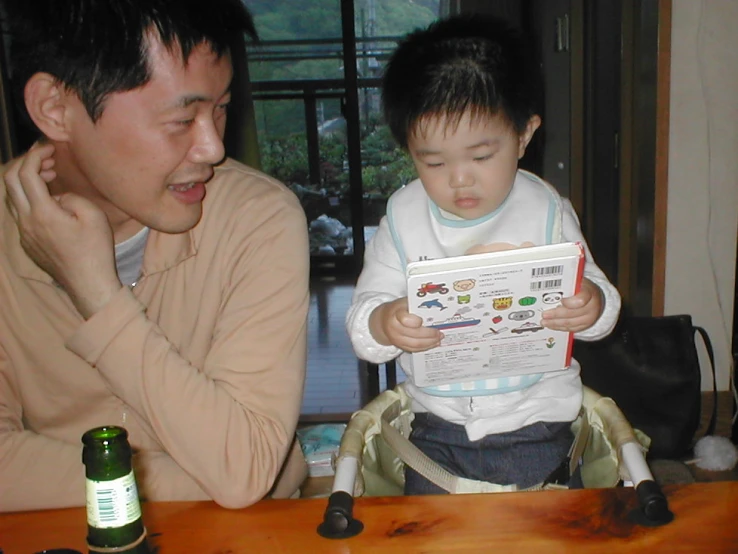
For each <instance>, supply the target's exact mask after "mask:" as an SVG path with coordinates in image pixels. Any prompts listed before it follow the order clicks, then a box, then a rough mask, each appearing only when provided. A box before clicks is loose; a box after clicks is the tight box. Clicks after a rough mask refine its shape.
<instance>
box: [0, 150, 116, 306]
mask: <svg viewBox="0 0 738 554" xmlns="http://www.w3.org/2000/svg"><path fill="white" fill-rule="evenodd" d="M53 154H54V146H53V145H51V144H35V145H34V146H33V147H32V148H31V149H30V150H29V151H28V152H27V153H26V154H25V155H23V156H21V157H19V158H17V159H15V160H13V161H12V162H11V163H10V165H9V166H8V169H7V171H6V172H5V175H4V180H5V187H6V188H7V192H8V204H9V206H10V210H11V212H12V214H13V217H14V218H15V221H16V223H17V225H18V229H19V232H20V241H21V246H22V247H23V249H24V250H25V251H26V254H28V256H29V257H30V258H31V259H32V260H33V261H34V262H35V263H36V264H37V265H38V266H39V267H40V268H41V269H43V270H44V271H45V272H46V273H48V274H49V275H50V276H51V277H52V278H53V279H54V280H55V281H56V282H57V283H59V284H60V285H61V286H62V287H63V288H64V289H65V290H66V291H67V294H69V297H70V298H71V300H72V302H73V303H74V305H75V307H76V308H77V310H78V311H79V313H80V314H81V315H82V317H84V318H85V319H89V318H90V317H91V316H92V315H93V314H94V313H95V312H97V311H98V310H100V309H101V308H102V307H103V306H104V305H105V304H106V303H107V302H108V301H109V300H110V299H111V298H112V296H113V295H114V294H115V293H116V292H118V290H120V288H121V286H122V285H121V283H120V280H119V279H118V274H117V270H116V268H115V247H114V244H113V231H112V229H111V228H110V224H109V223H108V219H107V217H106V216H105V214H104V213H103V212H102V211H101V210H100V209H99V208H98V207H97V206H95V205H94V204H93V203H92V202H90V201H89V200H87V199H85V198H82V197H81V196H78V195H76V194H71V193H66V194H62V195H59V196H58V197H57V196H55V197H52V196H51V195H50V194H49V189H48V186H47V183H49V182H51V181H52V180H53V179H54V178H55V177H56V172H55V171H54V158H53Z"/></svg>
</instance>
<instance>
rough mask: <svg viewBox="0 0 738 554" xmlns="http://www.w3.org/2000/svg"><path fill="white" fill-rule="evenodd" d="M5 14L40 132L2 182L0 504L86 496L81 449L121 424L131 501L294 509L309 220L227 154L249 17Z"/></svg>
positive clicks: (98, 9) (300, 465)
mask: <svg viewBox="0 0 738 554" xmlns="http://www.w3.org/2000/svg"><path fill="white" fill-rule="evenodd" d="M10 4H11V3H8V5H7V6H6V10H7V11H8V12H9V22H10V25H11V65H12V70H13V73H12V78H13V80H14V84H15V85H18V86H19V87H20V90H21V96H20V97H21V98H22V99H23V102H22V103H23V110H24V112H25V114H26V116H27V118H28V119H29V121H30V122H32V124H33V125H34V127H35V128H36V130H37V131H38V134H39V136H40V137H42V139H41V140H40V141H39V142H38V143H36V144H35V145H34V146H33V147H32V148H31V149H30V150H29V151H28V152H27V153H26V154H25V155H23V156H21V157H20V158H18V159H16V160H13V161H11V162H10V163H8V164H6V166H5V167H3V168H2V169H1V170H0V172H2V175H3V180H4V186H0V207H1V208H2V209H0V306H2V308H1V309H0V511H3V510H5V511H7V510H27V509H41V508H53V507H62V506H72V505H82V504H84V501H85V490H84V489H85V486H84V469H83V466H82V464H81V442H80V438H81V436H82V434H83V433H84V432H85V431H86V430H88V429H90V428H92V427H96V426H100V425H121V426H123V427H125V428H126V429H127V430H128V432H129V440H130V442H131V445H132V447H133V448H134V451H135V455H134V468H135V470H136V477H137V480H138V483H139V489H140V492H141V495H142V496H143V498H145V499H151V500H192V499H208V498H211V499H213V500H215V501H216V502H218V503H219V504H221V505H223V506H226V507H232V508H237V507H243V506H247V505H249V504H251V503H253V502H255V501H257V500H259V499H260V498H262V497H264V496H265V495H266V494H268V493H269V492H270V490H271V492H272V495H273V496H275V497H279V496H282V497H283V496H290V495H292V494H293V493H295V492H296V491H297V489H298V486H299V484H300V482H301V480H302V479H303V478H304V476H305V473H306V472H305V468H306V466H305V463H304V458H303V457H302V456H301V453H300V451H299V446H297V445H296V443H295V441H294V431H295V426H296V422H297V418H298V415H299V407H300V401H301V397H302V389H303V383H304V372H305V357H306V344H305V340H306V332H305V331H306V316H307V309H308V302H309V295H308V264H309V258H308V244H307V230H306V224H305V218H304V214H303V212H302V210H301V208H300V206H299V203H298V202H297V200H296V198H295V197H294V196H293V195H292V194H291V193H290V192H289V191H288V190H287V189H286V188H285V187H284V186H283V185H282V184H281V183H278V182H276V181H274V180H272V179H270V178H268V177H267V176H265V175H263V174H261V173H259V172H258V171H255V170H253V169H251V168H249V167H246V166H244V165H241V164H239V163H237V162H235V161H233V160H229V159H226V160H225V161H224V155H225V154H224V146H223V140H222V139H223V133H224V127H225V121H226V107H227V105H228V102H229V101H230V95H231V93H230V84H231V80H232V77H233V70H232V63H231V52H235V50H234V49H235V48H237V47H238V46H239V45H242V44H243V36H244V33H246V34H248V35H250V36H251V37H252V38H255V37H256V33H255V30H254V27H253V22H252V20H251V17H250V15H249V14H248V12H247V11H246V9H245V8H244V7H243V5H242V3H241V1H240V0H211V1H210V2H198V1H195V0H126V1H121V0H27V1H26V2H23V3H21V2H12V6H11V5H10ZM289 452H291V455H290V457H289V458H290V462H289V463H285V459H286V458H287V457H288V453H289ZM280 472H281V474H280ZM275 481H276V482H277V484H276V488H274V489H273V486H274V483H275ZM272 489H273V490H272Z"/></svg>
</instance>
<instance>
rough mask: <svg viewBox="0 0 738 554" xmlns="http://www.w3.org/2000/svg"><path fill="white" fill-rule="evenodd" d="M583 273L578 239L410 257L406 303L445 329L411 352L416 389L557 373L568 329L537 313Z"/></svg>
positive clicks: (566, 355)
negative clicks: (551, 325)
mask: <svg viewBox="0 0 738 554" xmlns="http://www.w3.org/2000/svg"><path fill="white" fill-rule="evenodd" d="M583 271H584V249H583V247H582V245H581V244H580V243H578V242H567V243H560V244H549V245H545V246H534V247H530V248H517V249H514V250H504V251H500V252H489V253H485V254H474V255H469V256H456V257H451V258H443V259H438V260H424V261H419V262H412V263H410V264H408V267H407V280H408V283H407V284H408V288H407V290H408V308H409V311H410V313H413V314H416V315H418V316H420V317H421V318H422V319H423V324H424V325H425V326H427V327H435V328H437V329H440V330H441V331H443V333H444V338H443V341H442V342H441V345H440V346H438V347H436V348H433V349H431V350H426V351H425V352H416V353H413V368H414V369H413V373H414V380H415V383H416V384H417V385H418V386H420V387H427V386H437V385H445V384H452V383H459V382H463V381H476V380H479V379H490V378H496V377H506V376H515V375H524V374H530V373H543V372H549V371H562V370H565V369H566V368H568V367H569V365H570V363H571V349H572V344H573V334H572V333H569V332H566V331H554V330H551V329H546V328H545V327H543V326H542V325H541V313H542V312H543V311H544V310H548V309H552V308H555V307H556V306H558V305H559V304H560V303H561V299H562V298H566V297H569V296H572V295H574V294H576V293H577V292H578V291H579V285H580V283H581V280H582V272H583Z"/></svg>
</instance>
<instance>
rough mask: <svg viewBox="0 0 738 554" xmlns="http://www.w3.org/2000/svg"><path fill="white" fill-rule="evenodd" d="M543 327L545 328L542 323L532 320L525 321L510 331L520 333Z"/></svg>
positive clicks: (538, 329)
mask: <svg viewBox="0 0 738 554" xmlns="http://www.w3.org/2000/svg"><path fill="white" fill-rule="evenodd" d="M541 329H543V327H542V326H541V325H539V324H538V323H533V322H532V321H529V322H528V323H523V324H522V325H521V326H520V327H516V328H515V329H513V330H511V331H510V332H511V333H518V334H520V333H526V332H528V331H532V332H535V331H540V330H541Z"/></svg>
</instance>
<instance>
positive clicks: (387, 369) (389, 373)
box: [384, 360, 397, 390]
mask: <svg viewBox="0 0 738 554" xmlns="http://www.w3.org/2000/svg"><path fill="white" fill-rule="evenodd" d="M384 374H385V377H386V379H387V388H388V389H390V390H391V389H394V388H395V387H396V386H397V366H396V365H395V360H390V361H389V362H387V363H386V364H384Z"/></svg>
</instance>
